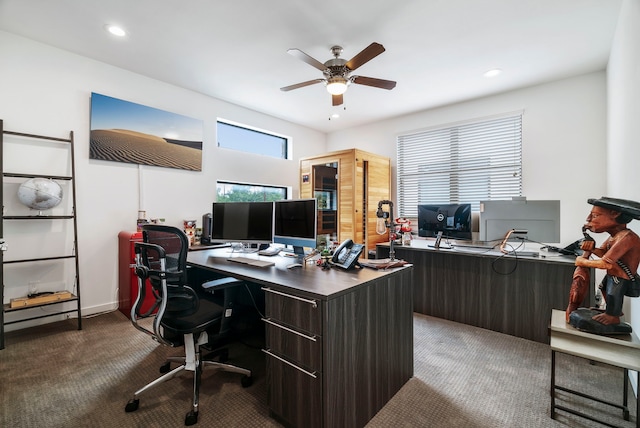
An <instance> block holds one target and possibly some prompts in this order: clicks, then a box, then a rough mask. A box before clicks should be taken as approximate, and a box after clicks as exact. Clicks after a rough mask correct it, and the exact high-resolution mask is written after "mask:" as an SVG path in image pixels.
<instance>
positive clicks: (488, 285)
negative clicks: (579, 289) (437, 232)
mask: <svg viewBox="0 0 640 428" xmlns="http://www.w3.org/2000/svg"><path fill="white" fill-rule="evenodd" d="M428 243H433V241H426V240H413V241H411V245H409V246H405V245H402V246H396V247H395V253H396V257H397V258H399V259H402V260H406V261H407V262H409V263H411V264H413V275H414V276H413V279H414V281H413V284H414V285H413V310H414V312H417V313H420V314H425V315H429V316H433V317H438V318H443V319H447V320H450V321H455V322H459V323H463V324H469V325H473V326H476V327H481V328H486V329H488V330H493V331H498V332H500V333H505V334H510V335H512V336H517V337H522V338H524V339H528V340H534V341H536V342H541V343H549V330H548V329H549V314H550V313H551V310H552V309H561V310H564V309H565V308H566V307H567V304H568V303H569V289H570V288H571V278H572V276H573V271H574V269H575V266H574V258H571V257H563V256H558V257H554V258H549V259H543V258H533V257H518V258H516V257H513V256H505V255H504V254H502V253H500V252H489V251H486V250H479V251H473V250H470V251H468V252H464V250H459V249H458V250H442V249H441V250H436V249H433V248H430V247H429V246H428ZM377 255H378V257H379V258H385V257H389V246H388V244H382V245H379V246H378V248H377ZM588 290H589V291H588V292H587V296H586V297H585V302H584V304H585V305H586V306H593V304H594V303H595V302H594V297H593V292H592V290H594V275H593V274H592V275H591V283H590V286H589V288H588Z"/></svg>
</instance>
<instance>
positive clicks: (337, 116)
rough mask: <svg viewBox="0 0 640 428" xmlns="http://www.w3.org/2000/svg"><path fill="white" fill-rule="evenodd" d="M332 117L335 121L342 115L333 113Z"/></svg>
mask: <svg viewBox="0 0 640 428" xmlns="http://www.w3.org/2000/svg"><path fill="white" fill-rule="evenodd" d="M331 117H332V118H334V119H337V118H339V117H340V115H339V114H338V113H333V114H332V115H331Z"/></svg>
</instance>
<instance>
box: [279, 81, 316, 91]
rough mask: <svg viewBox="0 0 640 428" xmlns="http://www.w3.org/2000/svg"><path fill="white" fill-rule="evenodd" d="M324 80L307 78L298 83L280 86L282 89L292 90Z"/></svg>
mask: <svg viewBox="0 0 640 428" xmlns="http://www.w3.org/2000/svg"><path fill="white" fill-rule="evenodd" d="M320 82H324V79H313V80H307V81H306V82H301V83H296V84H295V85H289V86H285V87H284V88H280V90H281V91H285V92H286V91H291V90H293V89H298V88H304V87H305V86H309V85H314V84H316V83H320Z"/></svg>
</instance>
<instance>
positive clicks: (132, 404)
mask: <svg viewBox="0 0 640 428" xmlns="http://www.w3.org/2000/svg"><path fill="white" fill-rule="evenodd" d="M139 406H140V400H138V399H137V398H132V399H131V400H129V402H128V403H127V405H126V406H125V407H124V411H125V412H127V413H128V412H135V411H136V410H138V407H139Z"/></svg>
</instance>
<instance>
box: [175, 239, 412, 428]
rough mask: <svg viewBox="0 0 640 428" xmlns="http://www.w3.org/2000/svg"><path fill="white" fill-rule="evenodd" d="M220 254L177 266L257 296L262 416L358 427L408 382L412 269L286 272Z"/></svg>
mask: <svg viewBox="0 0 640 428" xmlns="http://www.w3.org/2000/svg"><path fill="white" fill-rule="evenodd" d="M229 251H230V250H229V248H221V249H215V250H205V251H192V252H189V255H188V259H187V264H188V265H189V266H191V267H192V268H198V269H205V270H208V271H210V272H214V273H216V274H220V275H223V276H232V277H235V278H240V279H243V280H246V281H249V282H252V283H256V284H259V285H260V286H261V289H262V290H264V292H265V319H264V321H265V326H266V333H265V334H266V336H265V343H266V347H265V349H264V352H265V353H266V355H267V359H266V373H267V375H266V383H267V400H268V404H269V410H270V414H271V415H272V416H273V417H274V418H275V419H277V420H279V421H281V422H283V423H285V424H286V425H287V426H294V427H303V426H304V427H363V426H364V425H366V423H367V422H368V421H369V420H370V419H371V418H372V417H373V416H374V415H375V414H376V413H377V412H378V411H379V410H380V409H381V408H382V407H383V406H384V405H385V404H386V403H387V402H388V401H389V400H390V399H391V397H393V395H394V394H395V393H396V392H398V390H400V388H401V387H402V386H403V385H404V384H405V383H406V382H407V381H408V380H409V379H410V378H411V377H412V376H413V301H412V267H411V266H410V265H407V266H404V267H399V268H393V269H389V270H386V271H376V270H372V269H368V268H363V269H356V270H351V271H343V270H340V269H338V268H332V269H328V270H323V269H321V268H320V267H317V266H315V265H313V264H308V265H306V266H304V267H302V268H294V269H288V268H287V266H288V265H289V264H291V263H292V262H293V261H292V260H291V259H290V258H287V257H282V256H274V257H264V256H258V255H257V254H249V255H247V254H240V256H242V257H255V258H260V259H262V260H268V261H272V262H274V263H275V264H274V266H269V267H256V266H248V265H245V264H239V263H235V262H232V261H228V260H227V259H228V258H229V257H233V255H232V254H230V253H229Z"/></svg>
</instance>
